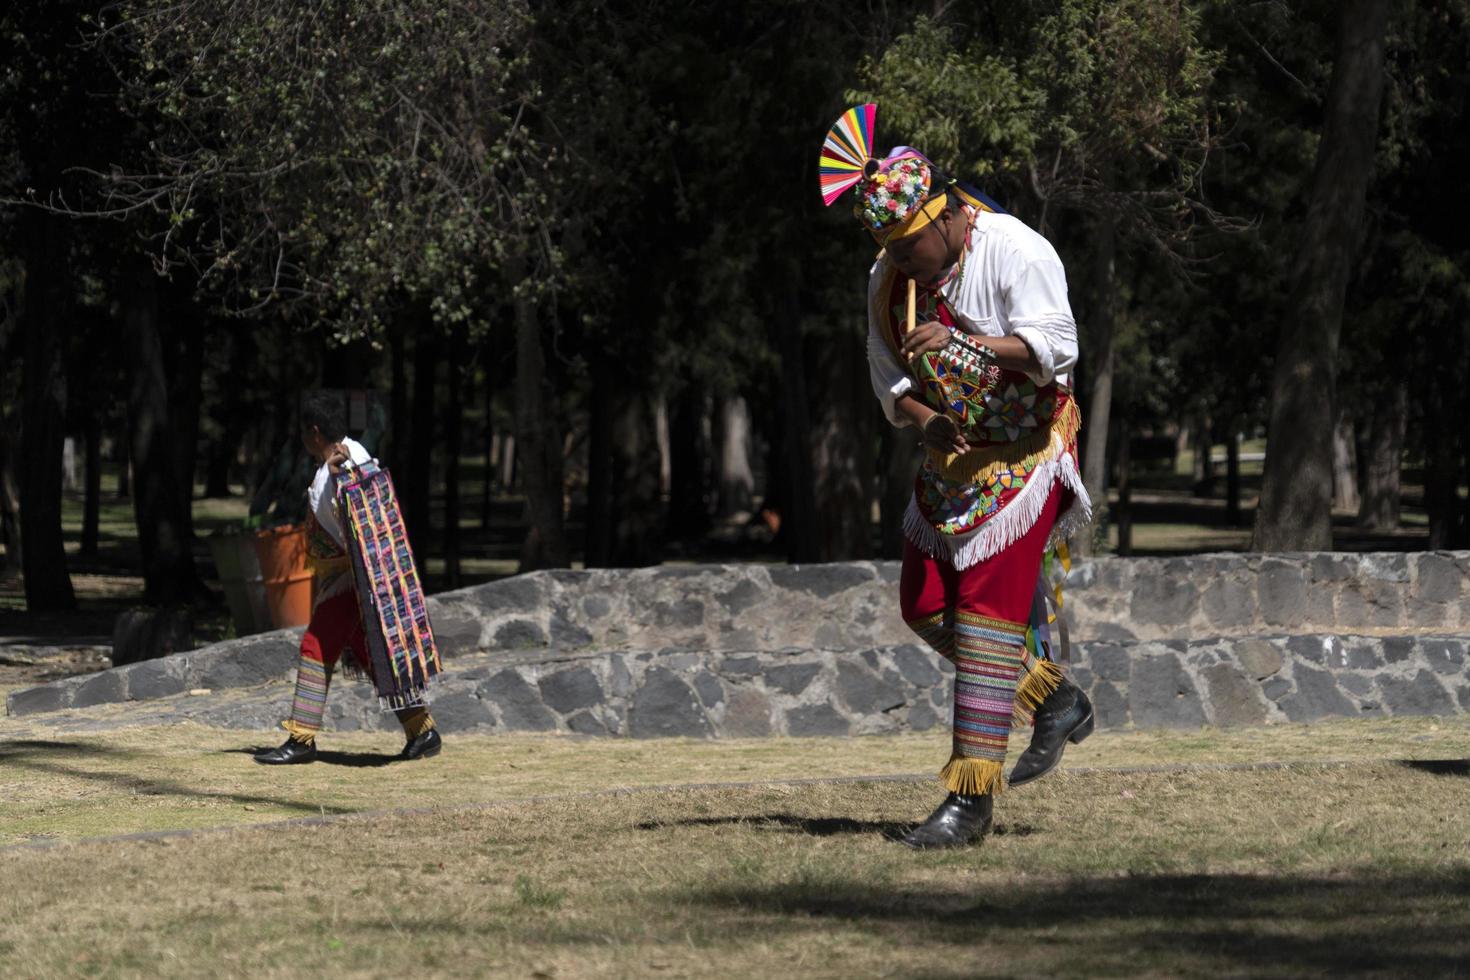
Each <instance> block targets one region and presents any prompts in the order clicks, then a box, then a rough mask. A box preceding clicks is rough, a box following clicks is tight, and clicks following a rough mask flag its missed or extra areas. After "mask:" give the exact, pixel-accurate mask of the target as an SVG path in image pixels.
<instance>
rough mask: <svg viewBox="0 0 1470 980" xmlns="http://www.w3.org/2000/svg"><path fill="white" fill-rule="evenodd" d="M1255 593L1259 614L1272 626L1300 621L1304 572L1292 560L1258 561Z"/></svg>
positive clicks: (1304, 595)
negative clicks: (1259, 564) (1259, 609)
mask: <svg viewBox="0 0 1470 980" xmlns="http://www.w3.org/2000/svg"><path fill="white" fill-rule="evenodd" d="M1256 594H1257V596H1258V597H1259V602H1260V607H1261V618H1262V619H1264V620H1265V621H1266V622H1267V623H1270V624H1271V625H1273V626H1293V625H1297V624H1300V623H1301V620H1302V612H1303V611H1304V610H1305V608H1306V605H1307V583H1306V575H1305V573H1304V571H1303V569H1302V567H1301V565H1299V564H1297V563H1296V562H1288V561H1281V560H1278V559H1273V558H1267V559H1264V560H1262V562H1261V572H1260V577H1259V579H1258V580H1257V585H1256Z"/></svg>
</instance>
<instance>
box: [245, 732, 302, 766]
mask: <svg viewBox="0 0 1470 980" xmlns="http://www.w3.org/2000/svg"><path fill="white" fill-rule="evenodd" d="M255 761H256V762H258V763H260V764H261V765H263V766H295V765H300V764H301V763H303V762H315V761H316V743H315V742H298V741H296V739H294V738H288V739H286V742H285V744H284V745H280V746H277V747H276V748H274V749H267V750H266V751H264V752H257V753H255Z"/></svg>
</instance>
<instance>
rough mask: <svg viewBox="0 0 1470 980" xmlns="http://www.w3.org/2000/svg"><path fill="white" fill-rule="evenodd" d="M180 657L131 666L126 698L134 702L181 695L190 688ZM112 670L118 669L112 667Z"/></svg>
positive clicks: (128, 669) (128, 668) (129, 667)
mask: <svg viewBox="0 0 1470 980" xmlns="http://www.w3.org/2000/svg"><path fill="white" fill-rule="evenodd" d="M183 659H184V658H182V657H165V658H164V659H162V660H149V661H145V662H144V663H141V664H132V665H130V666H128V667H127V668H125V669H126V670H127V671H128V697H129V698H131V699H132V700H134V701H144V700H147V699H149V698H166V697H168V696H169V695H170V694H182V693H183V692H184V691H187V690H188V689H189V687H190V686H191V685H190V684H189V681H188V679H187V678H186V677H185V668H184V663H183V662H182V661H183ZM113 669H114V670H117V669H118V668H116V667H114V668H113Z"/></svg>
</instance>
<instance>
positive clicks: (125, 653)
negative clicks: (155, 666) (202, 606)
mask: <svg viewBox="0 0 1470 980" xmlns="http://www.w3.org/2000/svg"><path fill="white" fill-rule="evenodd" d="M192 649H194V613H193V612H192V611H191V610H189V609H185V608H163V609H152V608H143V609H127V610H124V611H123V612H121V613H119V614H118V616H117V619H116V620H115V621H114V622H113V626H112V665H113V666H114V667H121V666H123V665H125V664H134V663H140V662H142V661H145V660H156V659H158V658H160V657H167V656H168V655H169V654H172V653H183V652H184V651H186V650H192Z"/></svg>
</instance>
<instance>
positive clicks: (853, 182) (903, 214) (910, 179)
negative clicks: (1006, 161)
mask: <svg viewBox="0 0 1470 980" xmlns="http://www.w3.org/2000/svg"><path fill="white" fill-rule="evenodd" d="M877 117H878V106H877V104H876V103H873V102H869V103H866V104H864V105H859V106H853V107H852V108H851V109H848V110H847V111H846V112H844V113H843V114H842V117H841V118H840V119H838V120H837V122H836V123H834V124H833V125H832V128H831V129H829V130H828V131H827V138H826V139H824V140H823V141H822V155H821V156H820V157H819V158H818V160H817V177H818V180H819V181H820V182H821V190H822V201H823V203H825V204H827V205H829V206H830V205H831V204H832V203H833V202H834V201H836V200H837V199H838V198H839V197H841V196H842V195H843V193H844V192H846V191H848V190H850V189H851V188H854V187H856V188H857V203H856V204H855V205H854V206H853V209H852V210H853V214H855V215H857V217H858V220H860V221H861V222H862V223H863V226H864V227H866V228H867V229H868V231H869V232H870V233H871V234H872V236H873V238H874V239H875V240H876V241H877V242H878V243H879V244H884V243H886V242H888V241H889V240H890V239H893V238H903V237H905V236H907V235H912V234H915V233H916V232H918V231H920V230H921V229H923V228H924V227H926V226H927V225H928V224H929V223H930V222H931V221H933V220H934V219H935V218H936V217H938V216H939V214H940V212H942V211H943V210H944V205H945V201H946V193H947V192H950V191H953V192H955V193H957V194H958V195H959V197H960V200H962V201H963V202H964V203H966V204H968V205H970V206H972V207H978V208H981V209H983V210H986V211H1001V210H1002V209H1001V207H1000V206H999V205H998V204H996V203H995V202H994V201H992V200H990V198H988V197H986V196H985V195H984V194H981V193H980V192H979V191H977V190H975V189H974V188H972V187H969V186H967V185H963V184H960V183H959V182H957V181H954V180H951V179H950V178H948V177H946V176H945V175H944V174H942V173H941V172H940V171H939V168H937V167H935V166H934V164H933V163H931V162H929V159H928V158H927V157H925V156H924V154H922V153H920V152H919V151H918V150H916V149H914V148H913V147H911V146H895V147H894V148H893V149H891V150H889V151H888V155H887V156H886V157H884V158H882V159H881V160H880V159H878V158H876V157H874V156H873V126H874V123H875V122H876V121H877Z"/></svg>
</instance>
